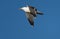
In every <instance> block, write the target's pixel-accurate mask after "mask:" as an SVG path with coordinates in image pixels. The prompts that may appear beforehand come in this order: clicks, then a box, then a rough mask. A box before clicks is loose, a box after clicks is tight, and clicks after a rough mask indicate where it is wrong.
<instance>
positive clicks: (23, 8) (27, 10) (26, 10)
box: [20, 7, 30, 12]
mask: <svg viewBox="0 0 60 39" xmlns="http://www.w3.org/2000/svg"><path fill="white" fill-rule="evenodd" d="M20 10H23V11H25V12H30V10H29V7H22V8H20Z"/></svg>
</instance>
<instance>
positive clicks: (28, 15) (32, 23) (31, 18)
mask: <svg viewBox="0 0 60 39" xmlns="http://www.w3.org/2000/svg"><path fill="white" fill-rule="evenodd" d="M26 16H27V18H28V21H29V23H30V24H31V25H33V26H34V20H33V19H34V16H33V15H32V14H30V13H28V12H27V13H26Z"/></svg>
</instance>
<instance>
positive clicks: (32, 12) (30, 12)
mask: <svg viewBox="0 0 60 39" xmlns="http://www.w3.org/2000/svg"><path fill="white" fill-rule="evenodd" d="M20 9H21V10H23V11H25V12H26V16H27V18H28V21H29V23H30V24H31V25H32V26H34V18H36V15H37V14H40V15H43V13H42V12H39V11H37V9H36V8H35V7H33V6H26V7H22V8H20Z"/></svg>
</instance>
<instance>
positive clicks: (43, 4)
mask: <svg viewBox="0 0 60 39" xmlns="http://www.w3.org/2000/svg"><path fill="white" fill-rule="evenodd" d="M26 1H27V0H0V39H60V0H29V1H27V2H28V3H29V5H31V6H34V7H36V8H37V9H38V10H39V11H42V12H43V13H44V15H43V16H40V15H38V16H37V19H35V20H34V22H35V26H34V28H32V27H31V25H30V24H29V22H28V20H27V18H26V15H25V13H24V12H23V11H21V10H19V8H21V7H23V6H26V4H25V3H24V2H26Z"/></svg>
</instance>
